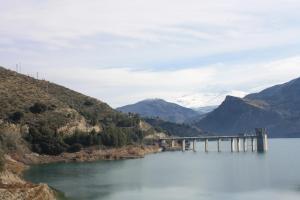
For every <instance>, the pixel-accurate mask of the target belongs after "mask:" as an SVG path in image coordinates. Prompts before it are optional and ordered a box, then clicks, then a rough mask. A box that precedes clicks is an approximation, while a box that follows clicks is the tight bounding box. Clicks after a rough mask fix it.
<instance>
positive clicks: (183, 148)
mask: <svg viewBox="0 0 300 200" xmlns="http://www.w3.org/2000/svg"><path fill="white" fill-rule="evenodd" d="M182 151H185V140H182Z"/></svg>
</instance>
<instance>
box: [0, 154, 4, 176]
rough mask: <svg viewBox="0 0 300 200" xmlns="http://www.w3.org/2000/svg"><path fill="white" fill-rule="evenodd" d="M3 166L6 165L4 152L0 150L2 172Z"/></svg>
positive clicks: (0, 169)
mask: <svg viewBox="0 0 300 200" xmlns="http://www.w3.org/2000/svg"><path fill="white" fill-rule="evenodd" d="M3 167H4V158H3V152H2V151H1V150H0V172H1V171H2V170H3Z"/></svg>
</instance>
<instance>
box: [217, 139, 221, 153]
mask: <svg viewBox="0 0 300 200" xmlns="http://www.w3.org/2000/svg"><path fill="white" fill-rule="evenodd" d="M220 143H221V139H220V138H218V152H221V148H220V145H221V144H220Z"/></svg>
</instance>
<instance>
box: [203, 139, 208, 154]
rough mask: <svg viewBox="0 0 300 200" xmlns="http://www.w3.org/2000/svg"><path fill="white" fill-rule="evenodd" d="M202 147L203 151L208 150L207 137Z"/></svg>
mask: <svg viewBox="0 0 300 200" xmlns="http://www.w3.org/2000/svg"><path fill="white" fill-rule="evenodd" d="M204 148H205V152H208V139H205V144H204Z"/></svg>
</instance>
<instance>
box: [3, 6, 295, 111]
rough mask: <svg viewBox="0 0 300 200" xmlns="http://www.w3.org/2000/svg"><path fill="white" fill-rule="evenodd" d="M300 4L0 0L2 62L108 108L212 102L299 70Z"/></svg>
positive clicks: (290, 74)
mask: <svg viewBox="0 0 300 200" xmlns="http://www.w3.org/2000/svg"><path fill="white" fill-rule="evenodd" d="M299 10H300V2H299V1H298V0H264V1H261V0H251V1H250V0H248V1H247V0H246V1H241V0H227V1H223V0H216V1H207V0H186V1H183V0H101V1H99V0H89V1H83V0H60V1H49V0H45V1H37V0H28V1H26V2H25V1H22V0H9V1H8V0H0V52H1V54H0V60H1V63H0V64H1V65H6V66H13V65H15V64H16V63H19V62H21V63H22V65H23V69H24V72H25V70H27V72H28V73H34V72H36V71H39V72H40V74H41V75H42V76H45V77H46V78H47V79H50V80H52V81H55V82H58V83H61V84H64V85H67V86H69V87H71V88H73V89H76V90H79V91H81V92H84V93H86V94H89V95H91V96H96V97H98V98H99V99H103V100H105V101H107V102H108V103H110V104H111V105H113V106H119V105H123V104H127V103H132V102H134V101H137V100H141V99H144V98H153V97H159V98H165V99H167V100H170V101H181V103H182V104H184V105H187V106H202V105H212V104H217V103H220V102H221V101H222V99H224V96H225V95H227V94H232V95H238V96H242V95H244V94H245V93H249V92H254V91H258V90H260V89H263V88H264V87H267V86H270V85H272V84H276V83H280V82H284V81H287V80H289V79H291V78H295V77H297V76H298V75H299V74H300V67H299V66H300V62H299V57H297V56H296V55H299V53H300V48H299V43H300V37H299V34H300V23H299V19H300V12H299ZM247 52H248V53H247ZM243 53H244V57H243V56H241V57H239V54H243ZM222 55H226V56H228V58H222ZM226 56H225V57H226ZM279 56H280V57H279ZM207 57H209V58H208V60H210V62H208V63H212V64H205V58H207ZM220 57H221V58H220ZM245 57H247V58H246V59H245ZM228 60H230V62H227V61H228ZM272 60H273V61H272ZM179 61H180V62H179ZM202 61H203V63H204V64H202V63H201V62H202ZM185 63H187V64H185ZM199 63H201V64H199ZM216 63H219V64H216ZM232 63H233V64H232ZM245 63H248V64H245ZM173 65H174V66H175V68H174V67H173V68H172V69H170V68H164V67H165V66H168V67H172V66H173ZM178 66H179V68H180V69H178V68H176V67H178Z"/></svg>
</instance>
